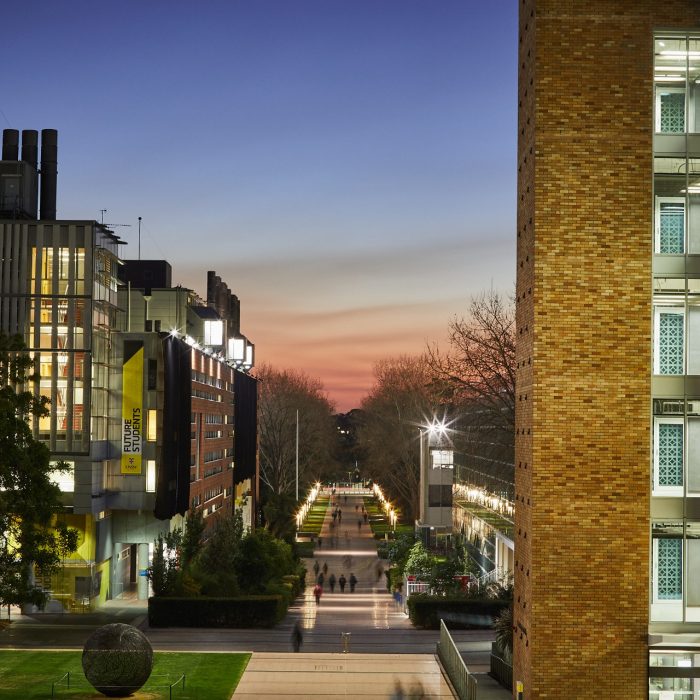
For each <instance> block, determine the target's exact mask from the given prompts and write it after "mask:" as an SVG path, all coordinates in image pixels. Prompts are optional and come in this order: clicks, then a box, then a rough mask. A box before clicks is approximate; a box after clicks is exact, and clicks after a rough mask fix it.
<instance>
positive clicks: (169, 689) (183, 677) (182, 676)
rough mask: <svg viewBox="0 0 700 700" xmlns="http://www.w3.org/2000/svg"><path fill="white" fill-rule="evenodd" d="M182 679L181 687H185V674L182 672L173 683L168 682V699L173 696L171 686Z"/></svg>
mask: <svg viewBox="0 0 700 700" xmlns="http://www.w3.org/2000/svg"><path fill="white" fill-rule="evenodd" d="M180 681H182V689H183V690H184V689H185V674H184V673H183V674H182V675H181V676H180V677H179V678H178V679H177V680H176V681H175V682H174V683H171V684H170V687H169V688H168V691H169V693H168V697H169V698H170V700H172V697H173V688H174V687H175V686H176V685H177V684H178V683H179V682H180Z"/></svg>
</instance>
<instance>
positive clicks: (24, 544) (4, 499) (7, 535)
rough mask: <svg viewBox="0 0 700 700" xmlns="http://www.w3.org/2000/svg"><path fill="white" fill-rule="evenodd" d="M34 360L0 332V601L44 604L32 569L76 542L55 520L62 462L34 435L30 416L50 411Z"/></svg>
mask: <svg viewBox="0 0 700 700" xmlns="http://www.w3.org/2000/svg"><path fill="white" fill-rule="evenodd" d="M32 370H33V360H32V358H31V357H30V356H29V354H28V353H27V349H26V347H25V345H24V343H23V341H22V338H21V336H18V335H17V336H9V337H8V336H5V335H1V334H0V605H7V606H8V615H9V606H10V605H23V604H26V603H32V604H35V605H39V606H43V605H44V604H45V602H46V599H47V595H46V593H45V592H44V591H43V590H41V589H40V588H39V587H38V586H36V585H35V584H34V582H33V577H32V568H33V569H34V570H35V571H36V573H37V574H39V575H41V576H46V575H50V574H52V573H54V572H55V571H56V570H57V569H58V568H59V566H60V561H61V556H65V555H66V553H70V552H72V551H74V550H75V549H76V547H77V532H76V531H75V530H72V529H70V528H68V527H66V526H65V525H63V524H61V523H60V522H59V523H58V524H56V521H57V516H58V515H59V514H60V512H61V508H62V506H61V493H60V490H59V488H58V486H56V485H55V484H54V483H53V482H52V481H51V478H50V474H51V472H52V471H65V470H66V469H67V465H65V464H62V463H59V464H58V465H51V464H50V453H49V449H48V447H47V446H46V445H44V444H43V443H41V442H39V441H38V440H35V439H34V437H33V435H32V429H31V427H30V425H29V421H30V420H31V419H38V418H40V417H42V416H47V415H48V414H49V409H48V404H49V400H48V399H47V398H46V397H44V396H39V395H38V394H34V393H33V392H32V390H31V388H32V382H33V381H34V380H35V379H36V375H35V374H34V373H33V371H32Z"/></svg>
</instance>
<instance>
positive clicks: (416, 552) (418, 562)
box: [404, 542, 435, 581]
mask: <svg viewBox="0 0 700 700" xmlns="http://www.w3.org/2000/svg"><path fill="white" fill-rule="evenodd" d="M434 564H435V557H434V556H433V555H432V554H430V552H428V551H427V550H426V548H425V547H424V546H423V543H422V542H416V543H415V544H414V545H413V547H411V551H410V552H409V554H408V559H407V560H406V566H405V567H404V571H405V572H406V573H407V574H411V575H412V576H417V577H418V578H419V579H420V580H422V581H428V580H429V579H430V576H431V574H432V571H433V566H434Z"/></svg>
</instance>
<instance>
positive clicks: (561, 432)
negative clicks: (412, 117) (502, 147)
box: [514, 0, 700, 700]
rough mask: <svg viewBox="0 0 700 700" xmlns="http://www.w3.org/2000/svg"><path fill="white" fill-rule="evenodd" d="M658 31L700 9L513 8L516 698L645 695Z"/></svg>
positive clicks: (675, 4) (687, 21) (551, 1)
mask: <svg viewBox="0 0 700 700" xmlns="http://www.w3.org/2000/svg"><path fill="white" fill-rule="evenodd" d="M661 10H662V11H663V13H662V12H661ZM656 27H663V28H678V29H685V28H689V27H690V28H692V27H697V28H699V29H700V3H698V2H695V1H693V0H685V1H680V0H677V1H674V0H671V1H670V2H664V3H658V2H655V1H653V0H634V1H632V0H630V1H625V0H620V1H617V2H616V1H613V0H608V1H603V0H585V1H584V0H580V1H578V2H573V1H571V0H569V1H566V0H521V1H520V47H519V75H520V79H519V90H518V101H519V118H518V129H519V143H518V171H519V172H518V224H517V225H518V230H517V245H518V256H517V266H518V268H517V290H516V295H517V326H518V327H517V334H518V336H517V339H518V347H517V358H516V359H517V364H518V367H517V372H518V374H517V390H516V400H517V403H516V405H517V416H516V456H515V465H516V470H515V471H516V504H517V505H516V523H515V539H516V549H515V560H516V562H515V563H516V579H515V584H516V590H515V625H516V631H515V674H514V676H515V678H514V679H515V680H521V681H523V682H524V684H525V698H528V699H530V698H531V699H540V698H552V699H554V698H557V699H560V698H572V699H575V700H584V699H586V698H596V699H598V698H607V697H611V698H612V697H620V698H630V699H632V698H646V697H647V687H648V686H647V645H646V638H647V625H648V609H649V498H650V494H649V480H650V424H651V420H650V392H651V385H650V375H651V258H652V130H653V115H652V107H653V97H652V89H653V80H652V76H653V41H652V39H653V31H654V28H656Z"/></svg>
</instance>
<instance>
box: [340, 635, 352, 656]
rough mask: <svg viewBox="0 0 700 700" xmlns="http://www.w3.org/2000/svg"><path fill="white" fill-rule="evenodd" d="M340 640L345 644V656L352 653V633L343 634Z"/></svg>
mask: <svg viewBox="0 0 700 700" xmlns="http://www.w3.org/2000/svg"><path fill="white" fill-rule="evenodd" d="M340 638H341V639H342V642H343V654H347V653H348V652H349V651H350V632H341V633H340Z"/></svg>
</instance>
